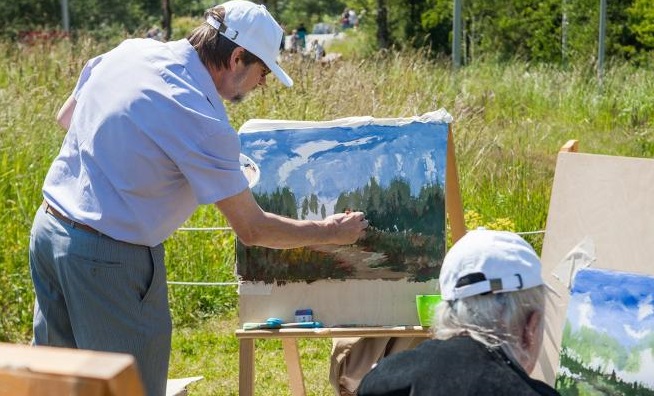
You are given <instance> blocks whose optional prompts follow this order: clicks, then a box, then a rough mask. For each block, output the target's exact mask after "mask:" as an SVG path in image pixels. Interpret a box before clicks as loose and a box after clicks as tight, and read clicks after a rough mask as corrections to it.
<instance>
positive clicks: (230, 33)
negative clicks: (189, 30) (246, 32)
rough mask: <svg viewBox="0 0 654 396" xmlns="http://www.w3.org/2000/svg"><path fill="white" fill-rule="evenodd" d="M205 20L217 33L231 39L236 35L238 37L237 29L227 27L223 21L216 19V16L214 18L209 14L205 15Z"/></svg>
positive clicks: (234, 38)
mask: <svg viewBox="0 0 654 396" xmlns="http://www.w3.org/2000/svg"><path fill="white" fill-rule="evenodd" d="M206 22H207V23H208V24H209V25H211V26H212V27H213V28H214V29H216V30H217V31H218V33H220V34H222V35H223V36H225V37H227V38H228V39H230V40H232V41H234V40H236V37H238V31H237V30H234V29H232V28H230V27H228V26H227V25H225V23H224V22H220V21H218V20H217V19H216V18H214V17H213V16H211V15H207V19H206Z"/></svg>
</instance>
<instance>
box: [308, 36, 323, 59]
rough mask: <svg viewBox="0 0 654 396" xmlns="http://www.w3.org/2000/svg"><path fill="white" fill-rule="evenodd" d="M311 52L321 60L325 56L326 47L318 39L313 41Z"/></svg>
mask: <svg viewBox="0 0 654 396" xmlns="http://www.w3.org/2000/svg"><path fill="white" fill-rule="evenodd" d="M311 53H312V55H313V58H314V60H316V61H320V60H321V59H322V58H323V57H324V56H325V47H323V46H322V44H320V43H319V42H318V39H314V40H313V41H312V42H311Z"/></svg>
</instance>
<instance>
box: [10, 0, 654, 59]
mask: <svg viewBox="0 0 654 396" xmlns="http://www.w3.org/2000/svg"><path fill="white" fill-rule="evenodd" d="M220 1H221V0H213V1H212V0H193V1H179V0H138V1H137V0H103V1H96V0H67V3H68V9H69V14H70V20H71V29H72V30H73V33H74V32H76V31H80V30H84V31H94V30H99V29H106V28H107V27H110V26H113V27H120V28H121V29H123V30H127V31H128V32H138V31H144V30H147V29H148V28H149V27H151V26H153V25H159V26H161V25H162V24H163V25H170V16H171V13H172V19H173V20H174V19H175V18H178V17H181V16H199V15H201V14H202V12H203V10H204V9H206V8H208V7H210V6H211V5H213V4H215V3H218V2H220ZM461 1H462V4H463V7H462V12H463V60H464V63H469V62H473V61H478V60H484V59H495V60H510V59H513V58H515V57H518V58H520V59H524V60H528V61H537V62H551V63H567V62H571V61H575V60H579V59H582V60H587V61H588V62H592V61H593V56H595V54H596V53H597V41H598V31H599V3H600V0H511V1H506V0H461ZM261 2H262V3H265V4H266V5H267V7H268V8H269V9H270V10H271V12H272V13H273V14H274V15H275V16H277V18H278V19H279V20H280V21H281V22H282V24H283V25H284V26H287V27H289V29H290V28H292V27H294V26H297V25H298V24H299V23H300V22H302V23H304V24H305V25H306V26H307V27H309V29H310V27H311V26H312V25H313V24H314V23H318V22H327V23H333V24H337V23H338V20H339V17H340V15H341V13H342V12H343V11H344V10H345V9H347V8H349V9H353V10H355V11H356V12H357V14H358V15H359V18H360V30H362V31H363V32H364V33H366V34H369V35H370V37H371V42H372V43H373V44H374V45H376V46H377V47H378V48H380V47H381V48H392V47H404V46H410V47H417V48H426V49H429V50H430V51H431V53H432V54H434V56H444V57H449V55H450V54H451V42H452V39H451V38H452V22H453V21H452V14H453V12H452V10H453V2H454V0H412V1H404V0H348V1H343V0H336V1H334V0H264V1H261ZM607 3H608V12H607V36H606V43H607V46H606V50H607V56H608V57H613V58H619V59H627V60H635V61H643V60H646V59H648V57H649V59H651V51H652V49H654V2H653V1H651V0H612V1H608V2H607ZM61 20H62V7H61V2H60V0H36V1H34V0H29V1H28V0H12V1H5V2H2V4H1V5H0V35H3V36H5V37H11V38H16V37H18V35H19V33H20V32H25V31H33V30H43V29H54V28H57V27H59V26H61ZM173 24H174V23H173Z"/></svg>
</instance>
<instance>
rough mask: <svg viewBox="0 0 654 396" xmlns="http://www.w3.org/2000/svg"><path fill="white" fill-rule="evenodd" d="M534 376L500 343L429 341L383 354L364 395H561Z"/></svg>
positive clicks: (364, 386) (361, 395) (361, 394)
mask: <svg viewBox="0 0 654 396" xmlns="http://www.w3.org/2000/svg"><path fill="white" fill-rule="evenodd" d="M558 394H559V393H558V392H557V391H556V390H554V388H552V387H550V386H549V385H547V384H545V383H544V382H541V381H538V380H535V379H532V378H530V377H529V376H528V375H527V373H525V371H524V370H523V369H522V368H521V367H520V366H518V365H517V364H516V363H513V362H512V361H511V360H510V359H509V358H508V357H507V356H506V354H504V352H503V351H502V350H501V349H500V348H488V347H486V346H485V345H483V344H482V343H480V342H477V341H475V340H473V339H472V338H470V337H455V338H451V339H449V340H446V341H442V340H429V341H425V342H423V343H421V344H420V345H418V346H417V347H416V348H415V349H412V350H409V351H404V352H400V353H398V354H395V355H391V356H389V357H387V358H384V359H382V360H381V361H380V362H379V364H378V365H377V367H375V368H374V369H373V370H372V371H370V372H369V373H368V374H367V375H366V376H365V377H364V378H363V380H362V381H361V384H360V386H359V391H358V395H359V396H380V395H387V396H391V395H392V396H400V395H407V396H424V395H447V396H458V395H470V396H473V395H474V396H479V395H489V396H490V395H492V396H498V395H520V396H527V395H558Z"/></svg>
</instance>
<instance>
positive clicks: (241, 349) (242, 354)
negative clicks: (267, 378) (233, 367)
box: [238, 338, 254, 396]
mask: <svg viewBox="0 0 654 396" xmlns="http://www.w3.org/2000/svg"><path fill="white" fill-rule="evenodd" d="M238 361H239V367H238V394H239V395H240V396H252V395H254V339H253V338H241V339H239V346H238Z"/></svg>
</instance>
